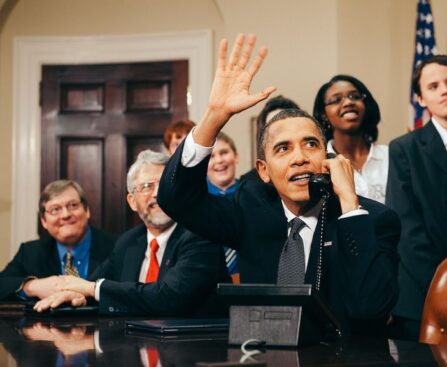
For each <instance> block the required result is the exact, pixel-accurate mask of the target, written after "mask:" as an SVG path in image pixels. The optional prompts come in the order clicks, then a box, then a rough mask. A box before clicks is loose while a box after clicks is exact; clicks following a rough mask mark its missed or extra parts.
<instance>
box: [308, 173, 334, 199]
mask: <svg viewBox="0 0 447 367" xmlns="http://www.w3.org/2000/svg"><path fill="white" fill-rule="evenodd" d="M332 194H333V189H332V181H331V176H330V174H329V173H317V174H315V175H312V176H311V177H310V179H309V195H310V197H311V199H314V198H325V199H327V198H329V196H331V195H332Z"/></svg>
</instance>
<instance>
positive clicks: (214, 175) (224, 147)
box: [207, 132, 240, 284]
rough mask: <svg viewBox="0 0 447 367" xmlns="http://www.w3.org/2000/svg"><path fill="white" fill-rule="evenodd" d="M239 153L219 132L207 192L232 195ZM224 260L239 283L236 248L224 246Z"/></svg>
mask: <svg viewBox="0 0 447 367" xmlns="http://www.w3.org/2000/svg"><path fill="white" fill-rule="evenodd" d="M238 162H239V154H238V152H237V149H236V144H235V143H234V141H233V139H231V138H230V137H229V136H228V135H227V134H225V133H223V132H220V133H219V134H218V135H217V138H216V143H215V145H214V148H213V151H212V153H211V158H210V160H209V162H208V173H207V183H208V192H209V193H210V194H213V195H217V196H226V195H233V194H234V192H235V191H236V189H237V187H238V186H239V180H237V179H236V165H237V164H238ZM224 251H225V262H226V264H227V269H228V273H229V274H230V276H231V279H232V281H233V283H237V284H239V283H240V276H239V268H238V266H237V253H236V250H234V249H232V248H229V247H227V246H224Z"/></svg>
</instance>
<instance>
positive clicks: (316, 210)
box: [281, 200, 322, 233]
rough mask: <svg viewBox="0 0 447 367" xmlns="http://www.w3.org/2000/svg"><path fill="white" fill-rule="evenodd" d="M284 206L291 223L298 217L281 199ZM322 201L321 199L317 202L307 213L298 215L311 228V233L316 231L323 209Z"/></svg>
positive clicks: (288, 220) (288, 221)
mask: <svg viewBox="0 0 447 367" xmlns="http://www.w3.org/2000/svg"><path fill="white" fill-rule="evenodd" d="M281 203H282V206H283V208H284V214H285V215H286V218H287V223H290V221H292V220H293V219H295V218H296V215H295V214H293V213H292V212H291V211H290V210H289V209H288V208H287V207H286V205H285V204H284V201H282V200H281ZM321 205H322V203H321V201H319V202H318V203H317V204H315V205H314V206H313V207H312V208H310V209H309V210H308V211H307V212H306V213H304V214H303V215H300V216H298V218H300V219H301V220H302V221H303V222H304V224H306V226H307V227H308V228H309V229H310V230H311V233H314V232H315V228H317V224H318V216H319V215H320V211H321Z"/></svg>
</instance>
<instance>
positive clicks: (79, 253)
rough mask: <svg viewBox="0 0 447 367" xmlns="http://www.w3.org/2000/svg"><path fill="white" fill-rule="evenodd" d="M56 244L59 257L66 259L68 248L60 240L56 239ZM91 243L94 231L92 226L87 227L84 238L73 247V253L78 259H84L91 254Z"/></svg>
mask: <svg viewBox="0 0 447 367" xmlns="http://www.w3.org/2000/svg"><path fill="white" fill-rule="evenodd" d="M56 244H57V252H58V254H59V259H60V260H61V261H63V260H64V259H65V255H66V253H67V252H68V249H67V247H65V246H64V245H63V244H62V243H60V242H57V241H56ZM91 244H92V231H91V229H90V227H87V233H86V234H85V235H84V237H83V238H82V240H80V241H79V242H78V243H77V244H76V245H75V246H74V247H73V249H72V250H71V254H72V255H73V257H74V258H75V259H76V260H79V261H84V260H85V259H87V258H88V256H89V253H90V247H91Z"/></svg>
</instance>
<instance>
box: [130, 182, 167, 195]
mask: <svg viewBox="0 0 447 367" xmlns="http://www.w3.org/2000/svg"><path fill="white" fill-rule="evenodd" d="M159 184H160V181H151V182H145V183H142V184H141V185H139V186H138V187H136V188H135V189H133V191H132V193H135V192H138V193H140V194H141V195H150V194H152V193H153V192H154V190H155V186H158V185H159Z"/></svg>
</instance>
